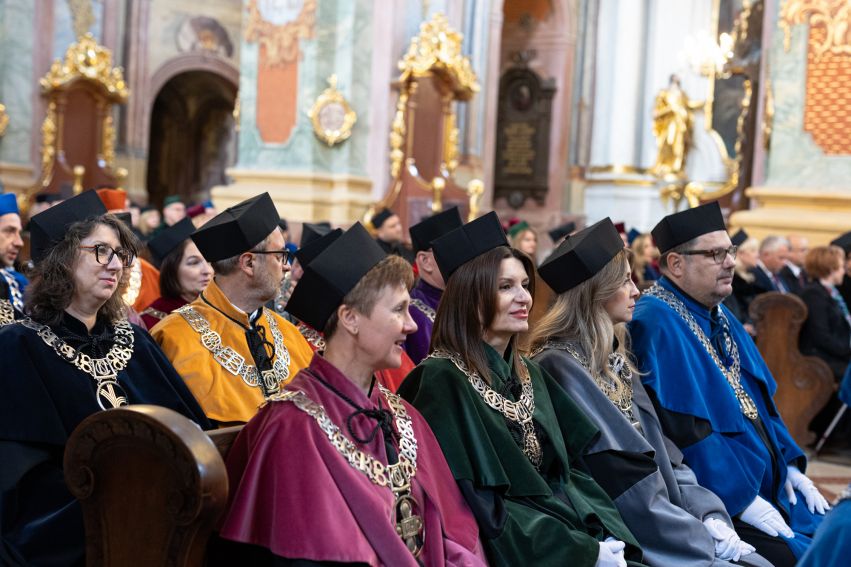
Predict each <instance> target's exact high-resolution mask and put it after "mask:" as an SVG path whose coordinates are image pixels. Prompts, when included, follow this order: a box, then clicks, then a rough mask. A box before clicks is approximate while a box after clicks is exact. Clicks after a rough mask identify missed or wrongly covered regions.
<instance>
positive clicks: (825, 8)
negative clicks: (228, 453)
mask: <svg viewBox="0 0 851 567" xmlns="http://www.w3.org/2000/svg"><path fill="white" fill-rule="evenodd" d="M804 23H806V24H809V25H810V26H813V27H815V26H824V27H825V28H826V31H827V33H826V34H825V36H824V40H823V41H822V42H821V43H819V44H817V45H815V46H814V50H815V56H816V58H818V57H821V56H822V55H824V54H825V53H827V52H828V51H829V52H831V53H835V54H837V55H848V54H851V29H849V28H851V4H849V3H848V2H842V1H833V2H831V1H828V0H786V1H785V3H784V4H783V7H782V8H781V9H780V18H779V22H778V25H779V26H780V28H781V29H782V30H783V48H784V49H785V50H786V52H787V53H788V52H789V49H791V42H792V26H794V25H798V24H804Z"/></svg>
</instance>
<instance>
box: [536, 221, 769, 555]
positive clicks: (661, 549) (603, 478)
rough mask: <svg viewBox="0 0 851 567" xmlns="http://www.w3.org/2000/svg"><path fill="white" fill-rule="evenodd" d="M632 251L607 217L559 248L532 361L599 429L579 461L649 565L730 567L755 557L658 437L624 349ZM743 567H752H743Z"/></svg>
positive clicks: (544, 270)
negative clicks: (552, 296) (549, 299)
mask: <svg viewBox="0 0 851 567" xmlns="http://www.w3.org/2000/svg"><path fill="white" fill-rule="evenodd" d="M629 254H630V251H629V250H628V249H627V248H624V245H623V241H622V240H621V237H620V235H619V234H618V231H617V229H616V228H615V225H614V224H612V221H611V220H610V219H608V218H606V219H604V220H602V221H600V222H598V223H596V224H594V225H592V226H590V227H588V228H586V229H585V230H583V231H582V232H579V233H577V234H575V235H573V236H571V237H570V238H569V239H568V240H566V241H564V242H563V243H562V244H561V245H560V246H559V247H558V248H557V249H556V250H555V251H554V252H553V254H552V255H551V256H550V257H549V258H547V260H546V262H544V263H543V264H542V265H541V267H540V269H539V273H540V275H541V278H542V279H543V280H544V281H545V282H546V283H547V285H548V286H550V288H552V289H553V291H555V292H556V293H557V295H556V297H555V299H554V301H553V302H552V304H551V305H550V308H549V309H548V310H547V312H546V314H545V315H544V316H543V317H542V318H541V319H540V320H539V321H538V323H537V325H536V326H535V328H534V330H533V331H532V333H531V346H532V352H533V354H534V358H533V359H534V360H535V361H536V362H538V363H539V364H540V365H541V367H542V368H543V369H544V370H546V371H547V372H548V373H549V374H550V375H551V376H553V377H554V378H555V379H556V381H557V382H558V383H559V384H560V385H561V386H562V387H563V388H564V389H565V390H566V391H567V393H568V394H569V395H570V397H571V398H572V399H573V400H574V401H575V402H576V403H577V404H578V405H579V406H580V407H581V408H582V410H583V411H584V412H585V414H586V415H587V416H588V417H589V418H590V419H591V421H593V422H594V424H595V425H596V426H597V427H598V428H599V429H600V435H599V436H597V437H596V438H595V439H594V440H593V442H592V443H591V444H589V445H588V447H587V448H586V449H585V452H584V458H583V460H584V462H585V465H586V467H587V468H588V470H589V471H590V473H591V475H592V476H593V477H594V479H595V480H596V481H597V482H599V483H600V485H601V486H602V487H603V488H604V489H605V490H606V492H607V493H608V495H609V496H610V497H611V498H612V500H613V501H614V503H615V506H617V508H618V511H619V512H620V513H621V516H622V517H623V519H624V521H625V522H626V525H627V526H628V527H629V529H630V530H631V531H632V533H633V534H634V535H635V537H636V539H638V542H639V543H640V544H641V548H642V549H643V550H644V559H645V560H646V561H647V563H649V564H650V565H691V566H695V567H697V566H704V567H709V566H715V567H720V566H722V565H730V563H729V561H739V559H740V558H742V557H747V559H746V560H748V561H749V560H751V559H752V558H753V555H752V552H753V550H754V548H753V547H752V546H750V545H748V544H746V543H743V542H742V541H741V539H739V537H738V535H737V534H736V532H735V531H734V530H733V528H732V525H733V523H732V520H731V519H730V516H729V514H728V513H727V510H726V509H725V507H724V504H723V502H721V500H720V499H719V498H718V497H717V496H716V495H715V494H713V493H712V492H710V491H709V490H707V489H705V488H703V487H701V486H700V485H698V484H697V479H696V478H695V476H694V473H693V472H692V471H691V469H689V468H688V466H687V465H686V464H685V463H684V462H683V456H682V454H681V453H680V452H679V451H677V450H676V449H675V448H674V446H673V444H672V443H671V442H670V441H667V439H666V438H665V436H664V435H663V433H662V426H661V424H660V423H659V418H658V417H657V415H656V412H655V410H654V409H653V404H652V402H651V401H650V398H649V397H648V395H647V392H645V390H644V387H643V385H642V383H641V379H640V376H639V375H638V372H637V371H636V369H635V365H634V363H633V361H632V357H631V354H630V352H629V349H628V332H627V329H626V323H627V322H629V321H631V320H632V311H633V309H634V307H635V300H636V299H637V298H638V289H637V288H636V286H635V284H634V283H633V280H632V274H631V273H630V272H631V271H630V262H629ZM749 562H750V561H749Z"/></svg>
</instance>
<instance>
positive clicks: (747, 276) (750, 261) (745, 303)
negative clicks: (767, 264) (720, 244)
mask: <svg viewBox="0 0 851 567" xmlns="http://www.w3.org/2000/svg"><path fill="white" fill-rule="evenodd" d="M730 241H731V242H732V243H733V245H734V246H738V249H737V253H736V267H735V268H734V270H733V293H731V294H730V295H728V296H727V299H725V300H724V305H726V306H727V308H728V309H729V310H730V311H731V312H732V313H733V315H734V316H735V317H736V319H738V320H739V321H740V322H741V323H742V324H743V325H745V329H747V331H748V332H749V333H750V334H751V335H753V334H755V333H754V329H753V324H752V323H751V319H750V315H748V310H749V309H750V306H751V302H752V301H753V299H754V297H756V296H757V290H756V288H755V287H754V279H755V277H754V275H753V270H754V269H755V268H756V265H757V262H758V261H759V240H758V239H756V238H753V237H751V236H748V233H746V232H745V231H744V230H739V231H738V232H736V234H734V235H733V236H731V237H730Z"/></svg>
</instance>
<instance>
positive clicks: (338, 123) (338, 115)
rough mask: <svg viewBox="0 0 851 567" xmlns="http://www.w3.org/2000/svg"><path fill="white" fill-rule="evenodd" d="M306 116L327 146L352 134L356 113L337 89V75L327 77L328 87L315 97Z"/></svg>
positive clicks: (339, 141)
mask: <svg viewBox="0 0 851 567" xmlns="http://www.w3.org/2000/svg"><path fill="white" fill-rule="evenodd" d="M308 116H309V117H310V122H311V123H312V124H313V132H314V134H316V137H317V138H319V139H320V140H322V141H323V142H325V144H327V145H328V146H333V145H335V144H339V143H341V142H343V141H345V140H347V139H348V138H349V136H351V135H352V127H353V126H354V125H355V122H357V119H358V115H357V113H356V112H355V111H354V110H353V109H352V107H351V106H350V105H349V102H348V101H347V100H346V97H344V96H343V93H341V92H340V91H339V90H337V75H331V76H330V77H328V88H327V89H325V90H324V91H322V94H320V95H319V96H318V97H317V98H316V102H314V103H313V107H312V108H311V109H310V112H309V113H308Z"/></svg>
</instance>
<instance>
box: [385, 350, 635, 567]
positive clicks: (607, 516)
mask: <svg viewBox="0 0 851 567" xmlns="http://www.w3.org/2000/svg"><path fill="white" fill-rule="evenodd" d="M484 348H485V350H486V352H487V355H488V362H489V367H490V371H491V372H490V376H489V377H488V378H487V379H488V380H489V382H490V386H491V388H493V389H494V390H496V391H498V392H501V393H503V394H504V395H506V396H507V397H509V398H510V399H513V397H512V396H511V394H510V392H508V391H507V388H506V382H507V381H508V380H509V378H510V376H511V366H510V365H509V363H508V362H506V360H505V359H503V358H502V357H501V356H500V355H499V354H498V353H497V352H496V351H495V350H494V349H492V348H491V347H490V346H488V345H486V344H485V345H484ZM510 356H511V353H509V360H510ZM526 365H527V367H528V369H529V374H530V375H531V379H532V385H533V390H534V398H535V411H534V414H533V419H534V422H535V425H536V429H538V430H539V431H540V433H541V434H540V435H539V439H540V441H541V446H542V450H543V461H542V464H541V467H540V471H541V472H538V470H536V469H535V467H534V466H533V465H532V463H531V462H530V461H529V459H528V458H527V457H526V455H525V454H524V453H523V451H522V449H521V448H520V446H519V445H518V443H517V442H516V441H515V440H514V437H513V436H512V433H511V431H510V429H509V427H508V425H507V424H506V421H505V418H504V417H503V416H502V414H501V413H499V412H497V411H496V410H494V409H491V407H490V406H488V405H487V404H486V403H485V402H484V400H483V398H482V396H481V395H479V393H477V392H476V390H474V389H473V387H472V385H471V384H470V382H469V380H468V378H467V376H465V375H464V374H463V373H462V372H461V371H460V370H458V368H457V367H456V366H455V365H454V364H453V363H452V362H451V361H449V360H446V359H439V358H428V359H426V360H424V361H423V362H422V363H420V365H419V366H417V367H416V368H415V369H414V371H413V372H411V374H410V375H409V376H408V378H407V379H406V380H405V382H404V383H403V384H402V387H401V388H400V389H399V393H400V394H401V395H402V396H403V397H404V398H405V399H407V400H409V401H410V402H411V403H412V404H413V405H414V407H416V408H417V409H418V410H419V411H420V413H422V414H423V417H425V419H426V421H428V422H429V425H431V427H432V430H433V431H434V434H435V436H436V437H437V439H438V441H439V442H440V446H441V448H442V449H443V453H444V455H446V460H447V462H448V463H449V467H450V468H451V469H452V474H453V476H454V477H455V480H456V482H458V483H459V486H461V488H462V492H464V494H465V497H466V499H467V503H468V504H469V505H470V507H471V508H472V509H473V512H474V514H476V518H477V520H478V522H479V530H480V532H481V534H482V542H483V544H484V546H485V551H486V552H487V554H488V560H489V561H490V562H491V564H493V565H536V566H544V567H546V566H555V565H567V564H569V565H577V566H587V567H593V565H594V564H595V563H596V561H597V555H598V551H599V543H598V542H599V541H602V540H604V539H605V538H606V537H608V536H614V537H615V538H617V539H620V540H622V541H624V542H626V544H627V547H626V553H625V555H626V558H627V560H628V561H629V564H630V565H639V564H640V561H641V550H640V549H639V546H638V543H637V542H636V540H635V538H634V537H633V536H632V534H631V533H630V532H629V530H628V529H627V527H626V526H625V525H624V523H623V520H622V519H621V517H620V515H619V514H618V511H617V510H616V509H615V506H614V504H612V501H611V499H610V498H609V497H608V496H607V495H606V493H605V492H604V491H603V489H602V488H601V487H600V485H598V484H597V483H596V482H595V481H594V480H593V479H592V478H591V477H590V476H589V475H587V474H586V473H584V472H581V471H580V470H579V468H578V465H579V463H581V459H582V454H583V452H584V450H585V448H586V447H587V446H588V444H589V443H590V442H591V441H592V440H593V438H594V437H595V436H596V435H597V434H598V430H597V428H596V427H594V425H593V424H592V423H591V422H590V421H589V420H588V419H587V418H586V417H585V415H584V414H583V413H582V411H581V410H580V409H579V408H578V407H576V405H575V404H574V403H573V401H572V400H571V399H570V398H569V397H568V396H567V394H566V393H565V392H564V391H563V390H562V389H561V388H560V387H559V386H558V385H557V384H556V383H555V382H554V381H553V379H552V378H550V377H549V376H548V375H547V374H546V373H545V372H542V371H541V369H540V368H539V367H538V365H537V364H535V363H534V362H533V361H530V360H526Z"/></svg>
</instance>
